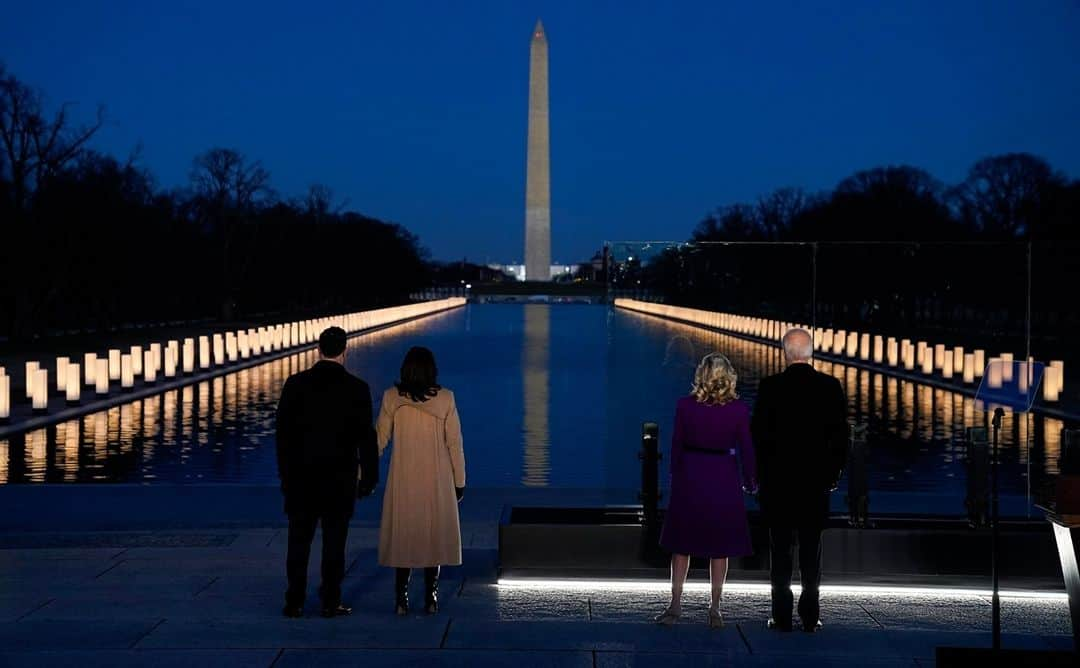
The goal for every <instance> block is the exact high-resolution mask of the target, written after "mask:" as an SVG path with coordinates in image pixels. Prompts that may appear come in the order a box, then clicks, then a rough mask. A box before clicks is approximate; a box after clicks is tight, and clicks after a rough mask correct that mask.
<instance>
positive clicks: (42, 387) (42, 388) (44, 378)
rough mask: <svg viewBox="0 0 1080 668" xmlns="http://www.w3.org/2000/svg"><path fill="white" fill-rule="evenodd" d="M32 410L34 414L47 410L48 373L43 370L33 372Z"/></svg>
mask: <svg viewBox="0 0 1080 668" xmlns="http://www.w3.org/2000/svg"><path fill="white" fill-rule="evenodd" d="M33 408H34V412H35V413H45V412H47V411H48V410H49V372H48V371H46V370H45V369H38V370H36V371H34V396H33Z"/></svg>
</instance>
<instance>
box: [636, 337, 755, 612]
mask: <svg viewBox="0 0 1080 668" xmlns="http://www.w3.org/2000/svg"><path fill="white" fill-rule="evenodd" d="M737 379H738V375H737V374H736V373H735V369H734V368H733V367H732V366H731V362H729V361H728V359H727V358H726V357H724V356H723V355H721V354H720V353H712V354H710V355H706V356H705V358H704V359H702V360H701V363H700V364H698V367H697V371H695V372H694V383H693V385H692V387H691V394H690V396H688V397H683V398H681V399H679V402H678V404H676V406H675V429H674V431H673V432H672V436H671V503H669V504H668V511H667V516H666V517H665V518H664V529H663V531H662V532H661V534H660V545H661V546H663V547H664V549H666V550H668V551H669V552H671V604H670V605H668V607H667V609H666V610H664V612H662V613H660V614H659V615H657V617H656V621H657V622H658V623H660V624H665V625H670V624H674V623H675V622H676V621H678V619H679V617H680V615H681V614H682V590H683V583H684V582H685V581H686V572H687V570H688V568H689V566H690V555H694V556H697V557H704V558H706V559H708V560H709V576H710V579H711V580H712V604H711V605H710V606H709V617H708V623H709V626H710V627H712V628H719V627H721V626H723V625H724V619H723V617H722V616H721V614H720V598H721V596H722V595H723V590H724V579H725V578H726V577H727V570H728V557H741V556H744V555H748V554H751V553H752V552H753V550H752V549H751V545H750V529H749V527H748V526H747V522H746V506H745V505H744V503H743V490H746V491H749V492H754V491H756V490H757V471H756V468H755V463H754V448H753V445H752V444H751V442H750V409H749V408H748V407H747V405H746V404H744V403H743V402H741V401H739V395H738V394H736V393H735V383H736V381H737ZM739 463H741V464H742V471H741V473H742V475H741V484H740V470H739Z"/></svg>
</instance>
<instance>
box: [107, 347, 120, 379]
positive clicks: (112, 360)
mask: <svg viewBox="0 0 1080 668" xmlns="http://www.w3.org/2000/svg"><path fill="white" fill-rule="evenodd" d="M109 380H120V351H119V350H117V349H115V348H114V349H111V350H109Z"/></svg>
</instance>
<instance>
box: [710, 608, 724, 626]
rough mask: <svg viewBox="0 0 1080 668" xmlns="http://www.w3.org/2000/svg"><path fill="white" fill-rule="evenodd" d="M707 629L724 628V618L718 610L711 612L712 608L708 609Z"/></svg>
mask: <svg viewBox="0 0 1080 668" xmlns="http://www.w3.org/2000/svg"><path fill="white" fill-rule="evenodd" d="M709 628H710V629H722V628H724V616H723V615H721V614H720V611H719V610H713V609H712V608H710V609H709Z"/></svg>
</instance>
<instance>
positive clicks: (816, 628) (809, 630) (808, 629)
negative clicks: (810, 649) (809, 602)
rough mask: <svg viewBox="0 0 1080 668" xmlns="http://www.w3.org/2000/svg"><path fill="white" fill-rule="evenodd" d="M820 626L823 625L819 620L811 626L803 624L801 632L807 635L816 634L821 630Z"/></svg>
mask: <svg viewBox="0 0 1080 668" xmlns="http://www.w3.org/2000/svg"><path fill="white" fill-rule="evenodd" d="M822 626H824V624H822V623H821V620H820V619H819V620H817V621H816V622H814V623H813V624H803V627H802V630H803V631H806V632H807V633H817V632H818V631H820V630H821V627H822Z"/></svg>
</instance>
